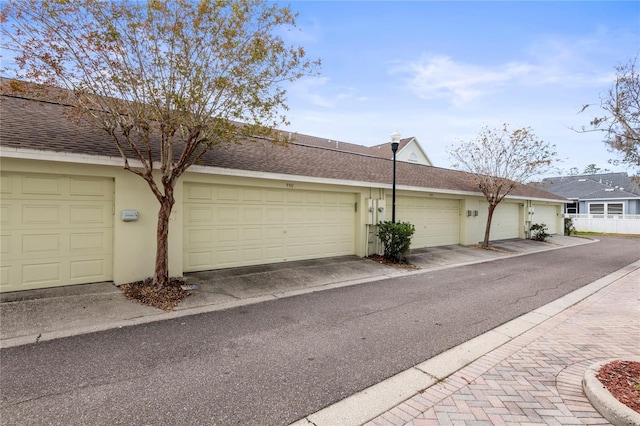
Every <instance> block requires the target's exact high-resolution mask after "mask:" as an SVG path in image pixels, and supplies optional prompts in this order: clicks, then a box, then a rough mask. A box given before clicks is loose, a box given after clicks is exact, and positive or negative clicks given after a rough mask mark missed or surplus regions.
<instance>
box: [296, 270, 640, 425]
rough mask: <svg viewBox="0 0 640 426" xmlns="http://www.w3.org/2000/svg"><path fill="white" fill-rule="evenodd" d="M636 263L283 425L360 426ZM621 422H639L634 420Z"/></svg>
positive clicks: (593, 290) (568, 306)
mask: <svg viewBox="0 0 640 426" xmlns="http://www.w3.org/2000/svg"><path fill="white" fill-rule="evenodd" d="M639 268H640V261H636V262H634V263H631V264H630V265H627V266H625V267H623V268H621V269H619V270H617V271H615V272H612V273H611V274H609V275H607V276H604V277H602V278H600V279H599V280H597V281H594V282H592V283H591V284H588V285H586V286H584V287H582V288H580V289H578V290H575V291H573V292H571V293H569V294H567V295H565V296H563V297H561V298H560V299H557V300H555V301H553V302H550V303H548V304H546V305H544V306H541V307H540V308H538V309H536V310H534V311H531V312H529V313H527V314H524V315H522V316H520V317H518V318H515V319H513V320H511V321H509V322H506V323H504V324H503V325H501V326H498V327H496V328H494V329H493V330H490V331H487V332H486V333H484V334H481V335H480V336H477V337H475V338H473V339H471V340H469V341H467V342H464V343H461V344H460V345H458V346H455V347H453V348H451V349H449V350H448V351H445V352H443V353H441V354H439V355H436V356H435V357H433V358H431V359H429V360H427V361H425V362H423V363H421V364H418V365H416V366H414V367H412V368H410V369H408V370H405V371H403V372H400V373H398V374H396V375H395V376H392V377H390V378H388V379H387V380H384V381H382V382H380V383H377V384H375V385H373V386H370V387H369V388H367V389H364V390H362V391H360V392H358V393H355V394H353V395H351V396H349V397H347V398H345V399H343V400H341V401H338V402H336V403H335V404H332V405H329V406H327V407H325V408H323V409H321V410H319V411H317V412H315V413H313V414H309V415H308V416H306V417H305V418H302V419H300V420H298V421H296V422H294V423H292V424H291V425H289V426H334V425H341V426H360V425H362V424H364V423H366V422H368V421H370V420H372V419H374V418H376V417H377V416H379V415H381V414H383V413H385V412H386V411H389V410H391V409H392V408H393V407H395V406H396V405H398V404H400V403H402V402H404V401H406V400H407V399H409V398H411V397H413V396H414V395H417V394H420V393H422V392H424V391H425V390H426V389H428V388H430V387H431V386H433V385H434V384H436V383H437V382H438V381H441V380H444V379H446V378H447V377H449V376H450V375H452V374H453V373H455V372H456V371H458V370H460V369H462V368H463V367H465V366H467V365H469V364H470V363H472V362H473V361H475V360H477V359H479V358H480V357H482V356H483V355H485V354H487V353H489V352H491V351H493V350H495V349H497V348H499V347H500V346H502V345H504V344H505V343H507V342H509V341H510V340H511V339H513V338H515V337H517V336H519V335H521V334H523V333H525V332H526V331H529V330H531V329H532V328H534V327H536V326H538V325H539V324H542V323H543V322H545V321H547V320H548V319H550V318H551V317H553V316H555V315H557V314H559V313H560V312H562V311H564V310H566V309H568V308H570V307H571V306H573V305H575V304H577V303H578V302H580V301H582V300H584V299H586V298H587V297H589V296H591V295H593V294H595V293H597V292H598V291H600V290H602V289H603V288H605V287H606V286H608V285H609V284H611V283H613V282H615V281H617V280H619V279H620V278H622V277H624V276H626V275H628V274H630V273H631V272H633V271H635V270H636V269H639ZM614 400H615V398H614ZM615 401H616V402H618V401H617V400H615ZM618 403H619V402H618ZM621 405H622V404H621ZM625 408H627V407H625ZM596 409H597V410H598V411H600V410H599V409H598V408H597V407H596ZM631 411H632V410H631ZM605 417H606V416H605ZM621 424H624V425H634V426H640V423H621Z"/></svg>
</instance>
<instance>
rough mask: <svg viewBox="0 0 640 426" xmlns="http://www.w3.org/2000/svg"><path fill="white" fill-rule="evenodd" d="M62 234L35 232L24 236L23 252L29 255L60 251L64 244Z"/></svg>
mask: <svg viewBox="0 0 640 426" xmlns="http://www.w3.org/2000/svg"><path fill="white" fill-rule="evenodd" d="M61 239H62V235H61V234H48V235H47V234H35V235H23V236H22V253H23V254H27V255H34V254H41V255H44V256H51V253H58V252H60V250H61V248H62V247H61V246H62V241H61Z"/></svg>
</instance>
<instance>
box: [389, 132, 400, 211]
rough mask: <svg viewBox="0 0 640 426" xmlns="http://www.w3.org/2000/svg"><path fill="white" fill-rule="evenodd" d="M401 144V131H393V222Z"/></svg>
mask: <svg viewBox="0 0 640 426" xmlns="http://www.w3.org/2000/svg"><path fill="white" fill-rule="evenodd" d="M399 144H400V133H398V131H397V130H396V131H395V132H393V133H391V151H393V189H392V192H391V222H393V223H396V152H397V151H398V145H399Z"/></svg>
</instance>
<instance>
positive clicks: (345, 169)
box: [0, 95, 564, 200]
mask: <svg viewBox="0 0 640 426" xmlns="http://www.w3.org/2000/svg"><path fill="white" fill-rule="evenodd" d="M68 109H69V107H65V106H63V105H59V104H56V103H48V102H42V101H34V100H26V99H22V98H17V97H13V96H6V95H0V112H1V114H2V120H1V121H0V144H1V145H2V146H4V147H12V148H24V149H30V150H43V151H55V152H64V153H73V154H85V155H86V154H89V155H96V156H110V157H119V156H120V154H119V152H118V150H117V148H116V147H115V144H114V143H113V141H112V140H111V139H110V137H109V136H108V135H107V134H106V133H105V132H101V131H99V130H96V129H95V128H94V127H92V126H91V125H90V124H89V123H87V122H85V121H79V122H78V121H71V120H70V119H68V118H67V117H66V116H65V110H68ZM309 138H311V139H306V137H304V138H303V137H301V135H298V136H297V137H296V141H297V142H293V143H290V144H287V145H286V146H279V145H273V144H271V143H269V142H268V141H264V140H254V141H248V142H245V143H242V144H231V145H228V146H225V147H221V148H217V149H215V150H213V151H211V152H209V153H207V154H206V155H205V156H204V157H203V158H202V161H201V163H200V164H201V165H203V166H215V167H221V168H226V169H236V170H248V171H256V172H266V173H278V174H285V175H296V176H309V177H316V178H326V179H337V180H346V181H354V182H361V183H362V182H366V183H373V184H389V183H390V180H391V176H392V173H393V168H392V167H393V162H392V161H391V160H389V159H387V158H381V157H377V156H371V155H370V154H366V153H360V152H356V151H357V149H356V148H354V147H356V146H357V145H353V144H348V146H349V147H351V148H353V149H349V150H336V149H335V148H332V147H328V146H327V147H323V146H321V144H320V143H319V142H318V141H316V142H318V143H315V144H313V143H306V144H305V143H304V141H312V142H313V138H312V137H309ZM316 139H317V138H316ZM408 140H411V138H408ZM403 141H407V139H404V140H403ZM405 143H406V142H405ZM365 148H366V147H365ZM396 182H397V184H398V185H399V186H402V185H405V186H414V187H421V188H425V189H426V190H429V189H433V190H445V191H466V192H474V193H478V194H479V190H478V188H477V185H476V184H475V183H474V181H473V176H472V175H471V174H468V173H465V172H461V171H456V170H449V169H444V168H438V167H433V166H424V165H419V164H410V163H402V162H398V163H397V173H396ZM511 195H512V196H522V197H528V198H538V199H549V200H564V198H562V197H560V196H557V195H553V194H551V193H549V192H546V191H543V190H540V189H537V188H534V187H531V186H528V185H518V186H517V187H516V188H515V189H514V190H513V191H512V193H511Z"/></svg>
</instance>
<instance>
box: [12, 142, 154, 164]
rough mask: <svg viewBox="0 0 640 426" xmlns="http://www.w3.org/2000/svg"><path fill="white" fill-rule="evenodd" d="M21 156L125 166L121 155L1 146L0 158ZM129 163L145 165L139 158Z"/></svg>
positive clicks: (66, 161) (22, 157)
mask: <svg viewBox="0 0 640 426" xmlns="http://www.w3.org/2000/svg"><path fill="white" fill-rule="evenodd" d="M2 157H5V158H19V159H22V160H41V161H42V160H44V161H59V162H62V163H81V164H95V165H98V166H120V167H124V163H123V160H122V158H121V157H109V156H106V155H104V156H103V155H90V154H73V153H67V152H59V151H44V150H35V149H25V148H10V147H4V146H0V158H2ZM129 165H130V166H131V167H135V168H142V167H143V165H142V163H141V162H140V161H138V160H129Z"/></svg>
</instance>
